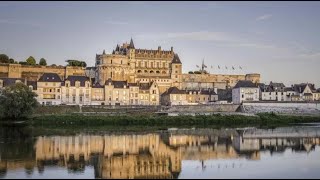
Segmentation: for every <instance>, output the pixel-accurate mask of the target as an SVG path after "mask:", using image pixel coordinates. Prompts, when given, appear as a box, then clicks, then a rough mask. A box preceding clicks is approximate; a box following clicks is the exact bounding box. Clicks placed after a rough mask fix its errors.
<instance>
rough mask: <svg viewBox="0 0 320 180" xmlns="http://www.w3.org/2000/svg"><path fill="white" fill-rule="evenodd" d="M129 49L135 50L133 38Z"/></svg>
mask: <svg viewBox="0 0 320 180" xmlns="http://www.w3.org/2000/svg"><path fill="white" fill-rule="evenodd" d="M129 48H131V49H134V44H133V40H132V38H131V40H130V44H129Z"/></svg>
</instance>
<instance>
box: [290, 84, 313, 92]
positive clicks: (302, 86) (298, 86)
mask: <svg viewBox="0 0 320 180" xmlns="http://www.w3.org/2000/svg"><path fill="white" fill-rule="evenodd" d="M307 86H309V88H310V89H311V91H315V87H314V84H309V83H301V84H294V85H293V89H294V91H296V92H299V93H302V92H303V91H304V90H305V88H306V87H307Z"/></svg>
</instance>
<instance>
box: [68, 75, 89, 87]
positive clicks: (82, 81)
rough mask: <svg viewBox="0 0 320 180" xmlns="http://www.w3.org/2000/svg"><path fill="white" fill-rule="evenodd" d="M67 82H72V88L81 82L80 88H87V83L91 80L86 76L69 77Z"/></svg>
mask: <svg viewBox="0 0 320 180" xmlns="http://www.w3.org/2000/svg"><path fill="white" fill-rule="evenodd" d="M65 81H70V86H75V85H76V81H79V82H80V87H85V85H86V81H90V79H89V78H88V77H86V76H68V78H67V79H66V80H65Z"/></svg>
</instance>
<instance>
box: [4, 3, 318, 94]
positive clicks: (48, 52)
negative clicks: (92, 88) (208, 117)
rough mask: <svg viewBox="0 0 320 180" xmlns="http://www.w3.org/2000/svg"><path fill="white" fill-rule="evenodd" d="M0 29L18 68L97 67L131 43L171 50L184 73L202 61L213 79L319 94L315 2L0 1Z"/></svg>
mask: <svg viewBox="0 0 320 180" xmlns="http://www.w3.org/2000/svg"><path fill="white" fill-rule="evenodd" d="M0 27H1V28H0V39H1V43H0V54H7V55H8V56H9V57H10V58H13V59H15V60H16V61H24V60H26V59H27V58H28V57H29V56H33V57H35V58H36V60H37V62H39V59H40V58H42V57H43V58H45V59H47V62H48V64H49V65H50V64H61V65H65V64H66V63H65V60H67V59H79V60H84V61H86V62H87V64H88V66H94V62H95V55H96V54H101V53H102V51H103V50H105V51H106V53H111V52H112V50H113V49H115V47H116V45H117V44H120V45H121V44H122V43H125V42H129V41H130V38H131V37H132V38H133V40H134V43H135V47H136V48H141V49H145V48H146V49H157V48H158V46H161V48H162V49H164V50H170V48H171V46H173V48H174V51H175V52H176V53H177V54H178V55H179V57H180V59H181V61H182V63H183V66H182V67H183V72H184V73H188V71H191V70H193V71H194V70H197V67H196V65H200V64H201V63H202V60H203V59H204V61H205V64H206V65H207V66H208V71H209V72H210V73H214V74H245V73H259V74H261V82H263V83H269V82H270V81H273V82H283V83H284V84H285V85H286V86H290V85H291V84H296V83H307V82H309V83H314V84H316V87H317V88H320V78H319V74H320V73H319V67H320V36H319V32H320V2H295V1H293V2H274V1H273V2H0ZM211 66H212V68H211ZM218 66H220V67H221V69H219V68H218ZM226 66H227V68H228V69H225V67H226ZM232 66H233V67H234V68H235V70H231V69H232ZM239 66H241V67H242V70H241V69H240V68H239Z"/></svg>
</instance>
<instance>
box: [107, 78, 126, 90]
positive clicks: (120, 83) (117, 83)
mask: <svg viewBox="0 0 320 180" xmlns="http://www.w3.org/2000/svg"><path fill="white" fill-rule="evenodd" d="M109 82H110V83H111V85H113V86H114V88H124V86H127V81H112V80H111V79H110V78H109V79H108V80H106V83H105V85H109ZM126 88H128V86H127V87H126Z"/></svg>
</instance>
